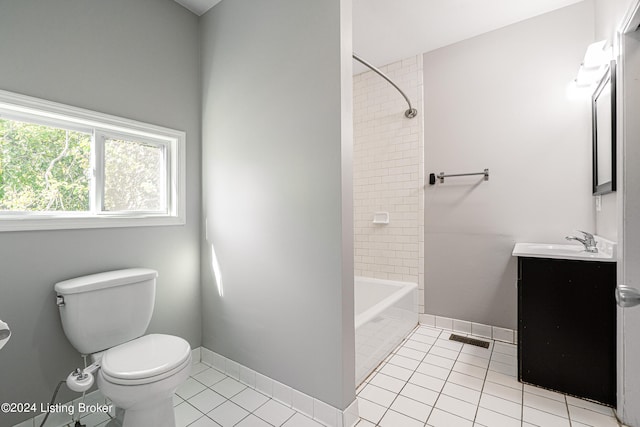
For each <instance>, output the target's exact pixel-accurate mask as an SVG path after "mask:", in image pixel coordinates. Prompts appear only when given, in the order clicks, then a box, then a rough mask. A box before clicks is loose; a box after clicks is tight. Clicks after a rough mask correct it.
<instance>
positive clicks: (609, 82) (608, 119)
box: [591, 61, 616, 195]
mask: <svg viewBox="0 0 640 427" xmlns="http://www.w3.org/2000/svg"><path fill="white" fill-rule="evenodd" d="M591 114H592V126H593V154H592V157H593V172H592V173H593V195H598V194H606V193H611V192H612V191H616V63H615V61H611V63H610V65H609V69H608V70H607V72H606V73H605V75H604V77H603V78H602V80H601V81H600V83H599V84H598V87H597V88H596V90H595V92H594V93H593V97H592V99H591Z"/></svg>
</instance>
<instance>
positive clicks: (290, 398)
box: [199, 347, 360, 427]
mask: <svg viewBox="0 0 640 427" xmlns="http://www.w3.org/2000/svg"><path fill="white" fill-rule="evenodd" d="M199 350H200V356H201V358H200V361H201V362H202V363H204V364H206V365H209V366H211V367H212V368H215V369H217V370H219V371H221V372H223V373H225V374H227V375H228V376H230V377H231V378H234V379H236V380H238V381H240V382H242V383H244V384H246V385H247V386H249V387H251V388H253V389H255V390H257V391H259V392H260V393H262V394H265V395H267V396H269V397H271V398H273V399H275V400H277V401H279V402H280V403H282V404H283V405H286V406H288V407H290V408H292V409H294V410H296V411H298V412H301V413H303V414H305V415H307V416H308V417H310V418H313V419H314V420H316V421H317V422H319V423H321V424H323V425H325V426H327V427H353V426H355V425H356V423H357V422H358V420H359V419H360V418H359V415H358V414H359V413H358V401H357V399H356V400H354V401H353V402H352V403H351V405H349V407H348V408H347V409H345V410H344V411H343V410H341V409H338V408H335V407H333V406H331V405H328V404H326V403H324V402H322V401H320V400H318V399H315V398H313V397H311V396H309V395H307V394H304V393H302V392H300V391H298V390H296V389H294V388H292V387H289V386H288V385H285V384H282V383H280V382H278V381H276V380H273V379H271V378H269V377H267V376H265V375H262V374H261V373H259V372H256V371H254V370H252V369H249V368H247V367H246V366H243V365H241V364H239V363H237V362H234V361H233V360H231V359H227V358H226V357H224V356H221V355H219V354H218V353H215V352H213V351H211V350H209V349H207V348H205V347H200V349H199Z"/></svg>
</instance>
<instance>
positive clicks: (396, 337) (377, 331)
mask: <svg viewBox="0 0 640 427" xmlns="http://www.w3.org/2000/svg"><path fill="white" fill-rule="evenodd" d="M354 287H355V291H354V297H355V329H356V334H355V335H356V386H358V385H360V383H362V381H364V380H365V379H366V378H367V376H369V374H370V373H371V372H373V370H374V369H375V368H376V367H377V366H378V365H379V364H380V362H382V361H383V360H384V358H385V357H387V356H388V355H389V354H390V353H391V352H392V351H393V349H394V348H395V347H397V346H398V344H400V343H401V342H402V340H403V339H404V338H405V337H406V336H407V334H408V333H409V332H410V331H411V330H412V329H413V328H414V327H415V326H416V324H417V323H418V296H417V293H418V291H417V288H418V285H417V284H416V283H409V282H397V281H393V280H382V279H372V278H368V277H355V280H354Z"/></svg>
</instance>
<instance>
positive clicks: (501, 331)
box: [419, 314, 518, 344]
mask: <svg viewBox="0 0 640 427" xmlns="http://www.w3.org/2000/svg"><path fill="white" fill-rule="evenodd" d="M419 319H420V323H421V324H423V325H426V326H433V327H436V328H441V329H447V330H450V331H453V332H459V333H463V334H468V335H473V336H477V337H480V338H489V339H493V340H496V341H502V342H506V343H509V344H517V343H518V331H514V330H513V329H507V328H500V327H497V326H491V325H484V324H482V323H475V322H468V321H466V320H459V319H452V318H450V317H442V316H435V315H433V314H420V315H419Z"/></svg>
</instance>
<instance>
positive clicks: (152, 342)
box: [100, 334, 191, 385]
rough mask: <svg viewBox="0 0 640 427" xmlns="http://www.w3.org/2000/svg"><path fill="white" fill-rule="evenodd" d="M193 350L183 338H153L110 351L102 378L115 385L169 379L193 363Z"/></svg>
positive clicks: (105, 357) (104, 363) (107, 353)
mask: <svg viewBox="0 0 640 427" xmlns="http://www.w3.org/2000/svg"><path fill="white" fill-rule="evenodd" d="M190 356H191V347H190V346H189V343H188V342H187V341H185V340H184V339H182V338H180V337H176V336H173V335H162V334H150V335H145V336H143V337H140V338H136V339H134V340H132V341H129V342H126V343H124V344H120V345H118V346H115V347H112V348H110V349H109V350H107V351H106V352H105V353H104V354H103V356H102V361H101V369H100V373H101V375H102V377H103V378H104V379H105V380H106V381H108V382H110V383H113V384H121V385H139V384H148V383H152V382H156V381H160V380H162V379H164V378H167V377H170V376H171V375H173V374H174V373H176V372H177V371H179V370H181V369H183V368H184V367H185V365H187V364H189V363H190V362H191V357H190Z"/></svg>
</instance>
